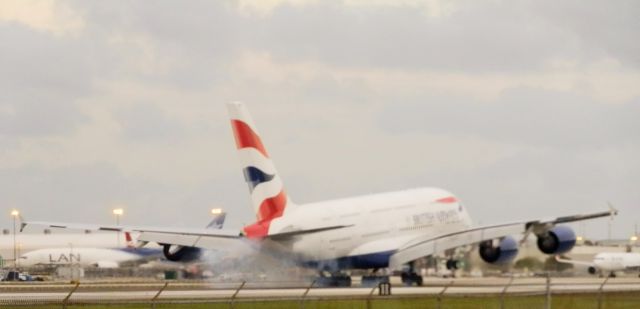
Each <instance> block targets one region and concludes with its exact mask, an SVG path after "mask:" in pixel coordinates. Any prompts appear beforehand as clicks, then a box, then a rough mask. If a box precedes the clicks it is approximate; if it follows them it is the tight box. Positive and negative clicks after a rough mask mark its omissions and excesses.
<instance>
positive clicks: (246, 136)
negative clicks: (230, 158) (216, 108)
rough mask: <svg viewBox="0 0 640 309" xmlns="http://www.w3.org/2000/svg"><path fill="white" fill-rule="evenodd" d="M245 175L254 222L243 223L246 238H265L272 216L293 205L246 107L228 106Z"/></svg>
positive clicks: (236, 103)
mask: <svg viewBox="0 0 640 309" xmlns="http://www.w3.org/2000/svg"><path fill="white" fill-rule="evenodd" d="M227 108H228V110H229V117H230V118H231V128H232V129H233V134H234V136H235V140H236V146H237V149H238V155H239V157H240V162H241V164H242V168H243V173H244V178H245V180H246V182H247V184H248V185H249V192H250V194H251V203H252V205H253V208H254V211H255V213H256V218H257V222H256V223H254V224H251V225H249V226H246V227H245V228H244V232H245V234H246V235H247V237H265V236H267V235H268V234H269V226H270V224H271V221H272V220H273V219H276V218H279V217H281V216H282V215H283V214H284V213H285V211H287V210H290V209H292V208H294V207H295V205H294V203H293V202H291V200H289V198H288V196H287V194H286V193H285V190H284V185H283V183H282V180H281V179H280V176H279V174H278V172H277V170H276V168H275V165H274V164H273V161H272V160H271V158H270V157H269V154H268V153H267V150H266V148H265V147H264V144H263V143H262V139H261V138H260V135H259V134H258V131H257V130H256V127H255V125H254V123H253V119H252V118H251V115H250V114H249V111H248V110H247V108H246V106H245V105H244V104H243V103H240V102H234V103H229V104H228V105H227Z"/></svg>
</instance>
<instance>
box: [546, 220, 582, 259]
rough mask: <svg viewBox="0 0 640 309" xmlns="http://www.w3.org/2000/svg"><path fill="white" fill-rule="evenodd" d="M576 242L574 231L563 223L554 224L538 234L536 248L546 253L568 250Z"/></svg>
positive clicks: (565, 251) (558, 252) (560, 252)
mask: <svg viewBox="0 0 640 309" xmlns="http://www.w3.org/2000/svg"><path fill="white" fill-rule="evenodd" d="M575 244H576V233H574V232H573V230H572V229H571V228H570V227H568V226H564V225H560V226H555V227H554V228H552V229H550V230H548V231H547V232H546V233H544V234H541V235H538V249H540V251H542V252H544V253H546V254H563V253H567V252H569V251H570V250H571V249H572V248H573V246H574V245H575Z"/></svg>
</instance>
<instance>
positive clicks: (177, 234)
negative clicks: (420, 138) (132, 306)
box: [20, 221, 350, 249]
mask: <svg viewBox="0 0 640 309" xmlns="http://www.w3.org/2000/svg"><path fill="white" fill-rule="evenodd" d="M27 225H37V226H45V227H50V228H61V229H75V230H90V231H111V232H139V233H140V235H139V236H138V242H143V243H147V242H157V243H160V244H168V245H180V246H189V247H200V248H205V249H217V248H220V246H221V244H223V243H224V242H221V241H219V239H221V238H226V239H238V238H244V235H242V234H241V233H240V232H239V231H237V230H229V229H211V228H209V227H207V228H200V229H193V228H167V227H142V226H124V225H123V226H121V225H96V224H82V223H60V222H44V221H25V222H22V223H21V226H20V231H22V230H23V229H24V228H25V227H26V226H27ZM349 226H350V225H333V226H321V227H316V228H312V229H299V230H292V231H286V232H283V233H278V234H272V235H269V236H267V238H270V239H274V240H276V239H285V238H289V237H294V236H298V235H303V234H311V233H318V232H324V231H328V230H334V229H341V228H345V227H349Z"/></svg>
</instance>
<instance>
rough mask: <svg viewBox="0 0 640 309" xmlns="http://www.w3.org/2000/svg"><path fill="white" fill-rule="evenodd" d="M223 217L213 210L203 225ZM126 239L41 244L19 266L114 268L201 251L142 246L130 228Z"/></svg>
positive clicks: (215, 225) (194, 256)
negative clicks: (115, 243) (111, 244)
mask: <svg viewBox="0 0 640 309" xmlns="http://www.w3.org/2000/svg"><path fill="white" fill-rule="evenodd" d="M225 218H226V213H224V212H222V211H221V210H218V211H217V212H216V213H214V218H213V219H212V220H211V222H210V223H209V224H207V226H206V227H205V228H207V229H221V228H222V227H223V224H224V220H225ZM124 234H125V239H126V242H127V245H126V247H124V248H96V247H77V248H74V247H73V246H70V247H67V248H63V247H54V248H42V249H37V250H33V251H30V252H27V253H25V254H23V255H21V256H20V257H19V258H20V261H19V265H20V266H22V267H32V266H40V265H47V266H60V265H79V266H82V267H98V268H117V267H120V266H121V265H122V264H123V263H128V262H142V261H148V260H152V259H157V258H161V257H162V256H166V257H171V258H168V260H170V261H174V262H176V261H180V262H185V263H188V262H192V261H196V260H198V259H199V258H200V257H201V256H202V251H201V250H198V249H195V248H190V249H187V250H185V249H181V248H182V247H181V246H162V248H141V247H137V246H136V245H134V243H133V240H132V238H131V234H130V233H129V232H125V233H124Z"/></svg>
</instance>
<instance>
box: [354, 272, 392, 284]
mask: <svg viewBox="0 0 640 309" xmlns="http://www.w3.org/2000/svg"><path fill="white" fill-rule="evenodd" d="M377 272H378V269H374V270H373V272H372V273H371V274H370V275H365V276H362V282H361V283H360V285H362V286H363V287H372V286H378V284H380V283H389V276H384V275H383V276H380V275H376V273H377Z"/></svg>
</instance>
